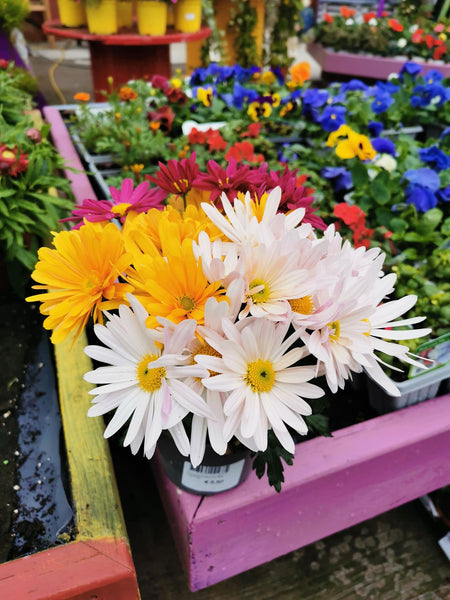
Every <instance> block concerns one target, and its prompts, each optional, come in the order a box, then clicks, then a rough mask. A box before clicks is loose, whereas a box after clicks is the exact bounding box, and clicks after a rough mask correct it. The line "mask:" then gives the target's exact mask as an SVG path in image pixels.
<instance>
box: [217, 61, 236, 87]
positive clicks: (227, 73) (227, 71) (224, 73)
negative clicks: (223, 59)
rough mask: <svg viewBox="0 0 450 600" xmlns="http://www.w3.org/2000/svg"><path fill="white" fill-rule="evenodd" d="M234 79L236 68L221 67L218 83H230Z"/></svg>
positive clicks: (218, 73) (218, 72)
mask: <svg viewBox="0 0 450 600" xmlns="http://www.w3.org/2000/svg"><path fill="white" fill-rule="evenodd" d="M233 77H234V67H230V66H229V65H224V66H221V67H220V70H219V71H217V73H216V78H217V83H222V82H224V81H228V80H229V79H232V78H233Z"/></svg>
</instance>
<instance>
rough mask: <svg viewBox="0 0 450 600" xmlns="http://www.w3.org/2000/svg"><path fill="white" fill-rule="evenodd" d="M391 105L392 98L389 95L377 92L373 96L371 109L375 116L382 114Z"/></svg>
mask: <svg viewBox="0 0 450 600" xmlns="http://www.w3.org/2000/svg"><path fill="white" fill-rule="evenodd" d="M393 103H394V99H393V98H392V96H391V94H389V93H387V92H378V93H377V94H375V98H374V99H373V102H372V104H371V108H372V110H373V112H374V113H375V114H376V115H379V114H381V113H384V112H385V111H386V110H387V109H388V108H389V107H390V106H391V104H393Z"/></svg>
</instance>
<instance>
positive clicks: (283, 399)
mask: <svg viewBox="0 0 450 600" xmlns="http://www.w3.org/2000/svg"><path fill="white" fill-rule="evenodd" d="M222 326H223V331H224V337H223V338H221V337H219V336H217V335H209V333H208V332H207V331H205V328H203V327H200V328H199V330H200V332H201V335H202V336H204V337H205V339H206V341H207V342H208V344H209V345H210V346H212V347H213V348H214V349H215V350H216V351H217V352H218V354H219V356H207V355H201V354H199V355H197V356H196V360H197V362H198V363H199V364H200V365H202V366H203V367H204V368H206V369H208V370H209V371H211V372H215V373H217V375H214V376H212V377H209V378H208V379H204V380H202V383H203V385H204V386H205V387H206V388H208V389H211V390H216V391H218V392H223V393H225V394H227V399H226V401H225V404H224V413H225V415H226V417H227V419H226V421H225V426H224V433H225V439H227V440H229V439H231V437H232V436H233V435H236V436H237V437H239V439H241V440H243V441H244V443H245V442H246V440H248V441H249V446H253V445H255V446H256V448H257V449H258V450H261V451H264V450H265V449H266V448H267V431H268V430H269V429H273V431H274V433H275V435H276V436H277V438H278V440H279V441H280V443H281V444H282V445H283V447H284V448H285V449H286V450H287V451H288V452H291V453H294V451H295V445H294V441H293V439H292V436H291V434H290V433H289V431H288V429H287V427H286V425H289V426H290V427H292V428H293V429H294V430H295V431H297V432H298V433H301V434H306V433H307V431H308V428H307V425H306V423H305V421H304V419H303V418H302V415H310V414H311V407H310V406H309V404H307V402H305V400H303V397H305V398H318V397H320V396H322V395H323V394H324V392H323V390H322V389H321V388H319V387H318V386H316V385H313V384H311V383H308V381H309V380H310V379H312V378H313V377H314V375H315V368H314V367H312V366H293V365H295V363H297V362H298V361H299V360H300V359H301V358H302V357H303V354H304V348H300V347H294V348H292V349H290V350H289V348H291V346H292V344H293V343H294V342H295V341H296V340H297V338H298V334H296V333H294V334H293V335H291V336H289V337H288V338H287V339H285V338H286V333H287V331H288V328H289V323H280V324H275V323H273V322H272V321H269V320H266V319H245V320H244V321H240V322H239V323H238V324H232V323H231V322H229V321H227V320H223V322H222Z"/></svg>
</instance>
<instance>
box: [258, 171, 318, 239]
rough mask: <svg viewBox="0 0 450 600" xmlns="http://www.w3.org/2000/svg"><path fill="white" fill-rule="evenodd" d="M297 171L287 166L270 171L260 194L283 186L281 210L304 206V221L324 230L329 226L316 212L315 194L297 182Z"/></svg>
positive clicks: (260, 189) (259, 191) (285, 210)
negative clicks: (314, 204) (282, 169)
mask: <svg viewBox="0 0 450 600" xmlns="http://www.w3.org/2000/svg"><path fill="white" fill-rule="evenodd" d="M297 171H298V169H295V171H290V170H289V168H288V167H285V169H284V171H282V172H276V171H270V173H268V174H267V178H266V180H265V182H264V184H263V185H262V186H261V187H260V188H259V190H258V195H261V194H262V193H263V192H270V191H271V190H273V189H274V188H276V187H277V186H280V187H281V190H282V193H281V200H280V206H279V210H280V212H287V211H289V210H295V209H296V208H304V209H305V216H304V217H303V219H302V222H303V223H310V224H311V225H312V226H313V227H315V228H317V229H321V230H322V231H324V230H325V229H326V228H327V226H326V224H325V223H324V221H323V220H322V219H321V218H320V217H319V216H318V215H316V214H315V211H316V209H315V208H313V207H312V204H313V202H314V196H312V195H311V193H310V192H311V190H310V189H308V188H306V187H304V186H302V185H298V184H297Z"/></svg>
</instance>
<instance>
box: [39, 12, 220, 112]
mask: <svg viewBox="0 0 450 600" xmlns="http://www.w3.org/2000/svg"><path fill="white" fill-rule="evenodd" d="M42 29H43V31H44V32H45V34H46V35H55V36H57V37H63V38H69V39H76V40H86V41H87V42H88V43H89V52H90V58H91V72H92V82H93V86H94V90H95V99H96V100H97V101H100V100H103V96H102V94H101V90H109V89H110V87H111V86H110V84H109V83H108V78H109V77H112V78H113V80H114V85H120V84H124V83H126V82H127V81H129V80H130V79H142V78H143V79H146V78H147V79H148V78H151V77H152V76H153V75H164V76H165V77H171V75H172V71H171V64H170V44H174V43H177V42H195V41H198V40H203V39H206V38H207V37H209V35H210V34H211V29H209V27H202V28H201V29H200V31H196V32H195V33H179V32H170V33H167V34H166V35H139V34H138V33H133V32H131V33H117V34H114V35H95V34H92V33H89V31H88V30H87V29H86V28H83V27H79V28H70V27H64V26H63V25H61V22H60V21H59V20H51V21H46V22H45V23H43V25H42Z"/></svg>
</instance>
